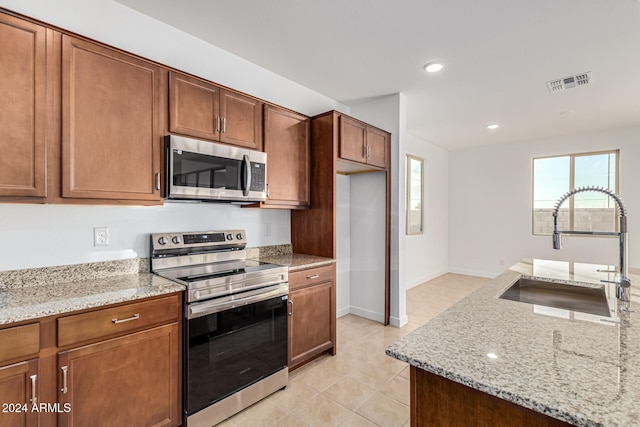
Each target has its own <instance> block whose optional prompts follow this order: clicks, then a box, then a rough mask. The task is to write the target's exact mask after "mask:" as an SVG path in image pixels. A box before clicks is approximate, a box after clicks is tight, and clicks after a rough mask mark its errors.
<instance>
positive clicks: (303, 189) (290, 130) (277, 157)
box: [264, 105, 309, 208]
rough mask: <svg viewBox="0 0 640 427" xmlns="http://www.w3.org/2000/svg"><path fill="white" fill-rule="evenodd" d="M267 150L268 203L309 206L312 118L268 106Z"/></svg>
mask: <svg viewBox="0 0 640 427" xmlns="http://www.w3.org/2000/svg"><path fill="white" fill-rule="evenodd" d="M264 151H265V152H266V153H267V163H268V166H267V184H268V185H269V187H268V188H269V191H268V199H267V201H266V204H273V205H283V206H284V207H295V208H302V207H308V206H309V118H308V117H306V116H303V115H301V114H296V113H293V112H291V111H287V110H284V109H282V108H278V107H272V106H270V105H267V106H265V123H264Z"/></svg>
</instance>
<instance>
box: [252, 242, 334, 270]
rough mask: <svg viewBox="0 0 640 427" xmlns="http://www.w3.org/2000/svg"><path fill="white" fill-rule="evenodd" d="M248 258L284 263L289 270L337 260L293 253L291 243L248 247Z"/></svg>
mask: <svg viewBox="0 0 640 427" xmlns="http://www.w3.org/2000/svg"><path fill="white" fill-rule="evenodd" d="M247 258H249V259H253V260H255V261H260V262H268V263H271V264H278V265H283V266H285V267H289V271H295V270H304V269H306V268H314V267H321V266H323V265H331V264H333V263H335V262H336V260H335V259H333V258H324V257H320V256H315V255H306V254H298V253H293V252H292V250H291V245H276V246H262V247H258V248H247Z"/></svg>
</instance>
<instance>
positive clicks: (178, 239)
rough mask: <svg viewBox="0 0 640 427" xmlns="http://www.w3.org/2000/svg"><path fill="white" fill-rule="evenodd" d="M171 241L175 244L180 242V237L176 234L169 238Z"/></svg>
mask: <svg viewBox="0 0 640 427" xmlns="http://www.w3.org/2000/svg"><path fill="white" fill-rule="evenodd" d="M171 241H172V242H173V244H174V245H177V244H179V243H180V238H179V237H178V236H173V237H172V238H171Z"/></svg>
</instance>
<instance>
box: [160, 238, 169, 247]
mask: <svg viewBox="0 0 640 427" xmlns="http://www.w3.org/2000/svg"><path fill="white" fill-rule="evenodd" d="M158 243H160V244H161V245H166V244H167V243H169V241H168V240H167V238H166V237H164V236H163V237H161V238H159V239H158Z"/></svg>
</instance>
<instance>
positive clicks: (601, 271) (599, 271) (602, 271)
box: [596, 268, 618, 273]
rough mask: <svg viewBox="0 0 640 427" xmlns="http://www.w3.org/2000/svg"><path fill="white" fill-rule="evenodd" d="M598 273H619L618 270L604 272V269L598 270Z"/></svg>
mask: <svg viewBox="0 0 640 427" xmlns="http://www.w3.org/2000/svg"><path fill="white" fill-rule="evenodd" d="M596 271H597V272H598V273H617V272H618V270H602V269H600V268H599V269H597V270H596Z"/></svg>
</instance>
